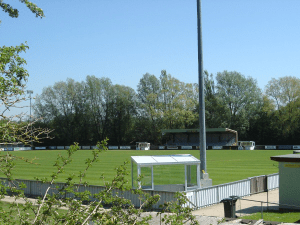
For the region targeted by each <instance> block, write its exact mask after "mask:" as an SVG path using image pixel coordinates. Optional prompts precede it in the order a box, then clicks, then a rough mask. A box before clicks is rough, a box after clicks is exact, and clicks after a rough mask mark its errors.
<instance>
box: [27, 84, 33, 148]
mask: <svg viewBox="0 0 300 225" xmlns="http://www.w3.org/2000/svg"><path fill="white" fill-rule="evenodd" d="M27 94H29V100H30V120H29V122H30V130H31V134H30V140H31V147H32V146H33V145H32V118H31V94H33V91H32V90H27Z"/></svg>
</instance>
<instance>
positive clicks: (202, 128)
mask: <svg viewBox="0 0 300 225" xmlns="http://www.w3.org/2000/svg"><path fill="white" fill-rule="evenodd" d="M197 25H198V72H199V131H200V132H199V140H200V144H199V148H200V161H201V165H200V171H201V173H200V174H201V179H203V174H204V172H206V131H205V99H204V76H203V74H204V73H203V54H202V25H201V0H197Z"/></svg>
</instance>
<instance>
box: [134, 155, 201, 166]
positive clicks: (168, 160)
mask: <svg viewBox="0 0 300 225" xmlns="http://www.w3.org/2000/svg"><path fill="white" fill-rule="evenodd" d="M131 159H132V160H133V161H135V162H136V163H137V164H142V165H144V166H145V165H149V166H150V165H164V164H191V163H192V164H198V163H200V160H199V159H197V158H195V157H194V156H192V155H190V154H178V155H154V156H131Z"/></svg>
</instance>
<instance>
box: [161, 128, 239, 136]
mask: <svg viewBox="0 0 300 225" xmlns="http://www.w3.org/2000/svg"><path fill="white" fill-rule="evenodd" d="M161 132H162V134H163V135H165V134H167V133H199V132H200V129H166V130H162V131H161ZM215 132H232V133H235V134H236V133H237V131H236V130H232V129H229V128H206V133H215Z"/></svg>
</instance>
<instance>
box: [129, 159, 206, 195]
mask: <svg viewBox="0 0 300 225" xmlns="http://www.w3.org/2000/svg"><path fill="white" fill-rule="evenodd" d="M131 176H132V187H133V188H142V189H144V190H155V191H188V190H193V189H198V188H200V160H199V159H197V158H195V157H194V156H192V155H190V154H178V155H155V156H131ZM140 176H142V178H141V180H139V181H138V178H139V177H140Z"/></svg>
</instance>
